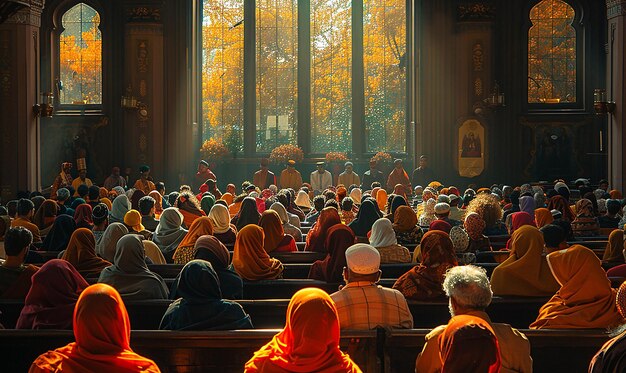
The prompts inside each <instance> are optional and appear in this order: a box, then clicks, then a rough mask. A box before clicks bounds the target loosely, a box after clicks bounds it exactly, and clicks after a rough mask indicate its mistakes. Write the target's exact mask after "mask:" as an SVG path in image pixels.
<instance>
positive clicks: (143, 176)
mask: <svg viewBox="0 0 626 373" xmlns="http://www.w3.org/2000/svg"><path fill="white" fill-rule="evenodd" d="M139 173H140V174H139V175H140V176H139V180H137V181H136V182H135V185H134V186H133V188H135V189H138V190H141V191H142V192H143V193H144V195H146V196H147V195H148V194H149V193H150V192H152V191H153V190H155V189H156V186H155V185H154V183H153V182H152V180H150V166H147V165H143V166H141V167H139Z"/></svg>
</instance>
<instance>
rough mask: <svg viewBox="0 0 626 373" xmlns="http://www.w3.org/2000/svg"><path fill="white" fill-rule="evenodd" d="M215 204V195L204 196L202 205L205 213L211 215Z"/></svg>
mask: <svg viewBox="0 0 626 373" xmlns="http://www.w3.org/2000/svg"><path fill="white" fill-rule="evenodd" d="M213 205H215V197H213V195H206V196H204V197H202V200H201V201H200V207H202V211H204V213H205V214H207V215H209V212H210V211H211V208H212V207H213Z"/></svg>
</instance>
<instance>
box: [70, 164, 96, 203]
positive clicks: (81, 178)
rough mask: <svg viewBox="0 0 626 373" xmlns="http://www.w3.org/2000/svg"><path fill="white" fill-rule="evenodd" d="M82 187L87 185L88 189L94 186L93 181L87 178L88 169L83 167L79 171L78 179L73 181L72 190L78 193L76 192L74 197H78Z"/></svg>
mask: <svg viewBox="0 0 626 373" xmlns="http://www.w3.org/2000/svg"><path fill="white" fill-rule="evenodd" d="M81 185H87V186H88V187H90V186H92V185H93V183H92V182H91V179H90V178H88V177H87V169H86V168H83V167H81V168H80V169H79V170H78V177H77V178H76V179H74V181H72V188H74V190H75V191H76V192H74V197H78V187H79V186H81Z"/></svg>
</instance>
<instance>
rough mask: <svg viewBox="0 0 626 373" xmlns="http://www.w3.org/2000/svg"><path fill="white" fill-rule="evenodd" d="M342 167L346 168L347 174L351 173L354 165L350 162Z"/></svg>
mask: <svg viewBox="0 0 626 373" xmlns="http://www.w3.org/2000/svg"><path fill="white" fill-rule="evenodd" d="M344 167H345V168H346V172H347V173H352V171H353V170H354V165H353V164H352V162H346V164H345V165H344Z"/></svg>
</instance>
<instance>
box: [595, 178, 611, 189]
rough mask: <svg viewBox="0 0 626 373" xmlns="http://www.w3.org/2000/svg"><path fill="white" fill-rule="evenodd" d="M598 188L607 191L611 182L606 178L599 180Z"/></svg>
mask: <svg viewBox="0 0 626 373" xmlns="http://www.w3.org/2000/svg"><path fill="white" fill-rule="evenodd" d="M598 188H599V189H602V190H604V191H605V192H606V191H607V190H608V189H609V182H608V181H607V180H606V179H602V180H600V181H599V182H598Z"/></svg>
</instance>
